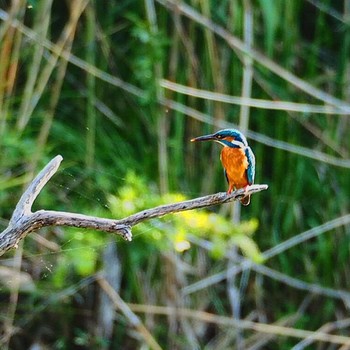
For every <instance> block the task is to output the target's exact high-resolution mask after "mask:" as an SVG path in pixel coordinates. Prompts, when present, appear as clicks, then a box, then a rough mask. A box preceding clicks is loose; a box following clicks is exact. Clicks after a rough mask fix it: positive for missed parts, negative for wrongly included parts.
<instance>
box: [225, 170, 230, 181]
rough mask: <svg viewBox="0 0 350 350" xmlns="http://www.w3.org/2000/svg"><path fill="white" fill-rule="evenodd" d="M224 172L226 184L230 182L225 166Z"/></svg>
mask: <svg viewBox="0 0 350 350" xmlns="http://www.w3.org/2000/svg"><path fill="white" fill-rule="evenodd" d="M224 174H225V177H226V181H227V183H228V184H230V182H229V181H228V176H227V171H226V169H225V168H224Z"/></svg>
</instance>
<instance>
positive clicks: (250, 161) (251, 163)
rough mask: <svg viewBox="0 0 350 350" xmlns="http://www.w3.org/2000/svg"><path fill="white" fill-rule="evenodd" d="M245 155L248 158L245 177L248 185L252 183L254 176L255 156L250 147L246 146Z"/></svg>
mask: <svg viewBox="0 0 350 350" xmlns="http://www.w3.org/2000/svg"><path fill="white" fill-rule="evenodd" d="M245 155H246V157H247V160H248V168H247V179H248V183H249V185H252V184H253V183H254V177H255V156H254V153H253V151H252V149H251V148H250V147H247V148H246V149H245Z"/></svg>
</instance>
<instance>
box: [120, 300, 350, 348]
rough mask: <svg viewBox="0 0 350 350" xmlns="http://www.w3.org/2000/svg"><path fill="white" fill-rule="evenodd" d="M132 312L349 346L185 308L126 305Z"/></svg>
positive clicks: (331, 337)
mask: <svg viewBox="0 0 350 350" xmlns="http://www.w3.org/2000/svg"><path fill="white" fill-rule="evenodd" d="M127 305H128V306H129V308H130V309H131V310H132V311H133V312H137V313H153V314H158V315H168V314H176V315H179V316H182V317H188V318H192V319H194V320H200V321H201V322H207V323H213V324H217V325H222V326H228V327H234V328H237V329H246V330H252V331H255V332H258V333H264V334H273V335H279V336H283V337H293V338H300V339H308V338H312V339H313V340H317V341H321V342H325V343H333V344H341V345H350V338H349V337H346V336H343V335H336V334H329V333H326V332H322V331H318V332H316V333H315V332H312V331H308V330H305V329H296V328H290V327H285V326H281V325H278V324H268V323H258V322H253V321H249V320H235V319H234V318H232V317H228V316H219V315H215V314H212V313H209V312H206V311H199V310H191V309H185V308H175V307H170V306H158V305H142V304H127Z"/></svg>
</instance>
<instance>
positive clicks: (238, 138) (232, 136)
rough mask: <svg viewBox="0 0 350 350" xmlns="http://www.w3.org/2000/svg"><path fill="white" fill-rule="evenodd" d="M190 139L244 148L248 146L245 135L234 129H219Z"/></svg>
mask: <svg viewBox="0 0 350 350" xmlns="http://www.w3.org/2000/svg"><path fill="white" fill-rule="evenodd" d="M191 141H192V142H195V141H216V142H218V143H220V144H221V145H222V146H224V147H225V146H226V147H231V148H245V147H247V146H248V143H247V139H246V138H245V136H244V135H243V134H242V133H241V132H240V131H238V130H236V129H224V130H220V131H217V132H216V133H214V134H210V135H204V136H199V137H195V138H193V139H191Z"/></svg>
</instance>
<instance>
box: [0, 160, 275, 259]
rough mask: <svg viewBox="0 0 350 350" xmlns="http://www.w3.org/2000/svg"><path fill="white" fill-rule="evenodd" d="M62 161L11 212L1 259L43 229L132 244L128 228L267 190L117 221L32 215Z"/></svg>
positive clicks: (237, 193)
mask: <svg viewBox="0 0 350 350" xmlns="http://www.w3.org/2000/svg"><path fill="white" fill-rule="evenodd" d="M62 159H63V158H62V156H60V155H58V156H56V157H55V158H53V159H52V160H51V161H50V162H49V163H48V164H47V165H46V166H45V168H44V169H43V170H41V172H40V173H39V174H38V175H37V176H36V178H35V179H34V180H33V181H32V183H31V184H30V185H29V186H28V188H27V190H26V191H25V192H24V193H23V195H22V197H21V198H20V200H19V202H18V204H17V206H16V208H15V210H14V212H13V215H12V217H11V220H10V222H9V225H8V227H7V228H6V229H5V230H4V231H3V232H1V233H0V255H2V254H4V253H5V252H6V251H7V250H9V249H11V248H16V247H17V245H18V242H19V241H20V240H21V239H23V238H24V237H25V236H26V235H27V234H29V233H30V232H33V231H35V230H38V229H40V228H42V227H46V226H70V227H78V228H84V229H94V230H98V231H105V232H110V233H115V234H118V235H120V236H122V237H123V238H124V239H125V240H127V241H131V239H132V233H131V227H132V226H134V225H137V224H138V223H140V222H142V221H145V220H149V219H152V218H156V217H161V216H164V215H166V214H171V213H177V212H180V211H185V210H192V209H199V208H205V207H209V206H212V205H217V204H223V203H227V202H231V201H234V200H237V199H239V198H241V197H242V196H243V195H247V194H253V193H256V192H260V191H262V190H266V189H267V188H268V186H267V185H252V186H249V187H248V188H247V191H246V192H245V191H244V190H243V189H240V190H237V191H234V192H232V193H231V194H229V195H228V194H226V193H225V192H219V193H215V194H211V195H208V196H204V197H200V198H195V199H191V200H186V201H182V202H178V203H173V204H167V205H161V206H159V207H155V208H151V209H147V210H143V211H141V212H138V213H136V214H133V215H130V216H128V217H126V218H124V219H120V220H114V219H105V218H98V217H94V216H88V215H83V214H77V213H67V212H60V211H52V210H39V211H36V212H34V213H33V212H32V205H33V203H34V201H35V199H36V198H37V196H38V195H39V193H40V192H41V190H42V189H43V188H44V186H45V185H46V184H47V182H48V181H49V180H50V179H51V177H52V176H53V175H54V174H55V173H56V171H57V170H58V167H59V165H60V163H61V161H62Z"/></svg>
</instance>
